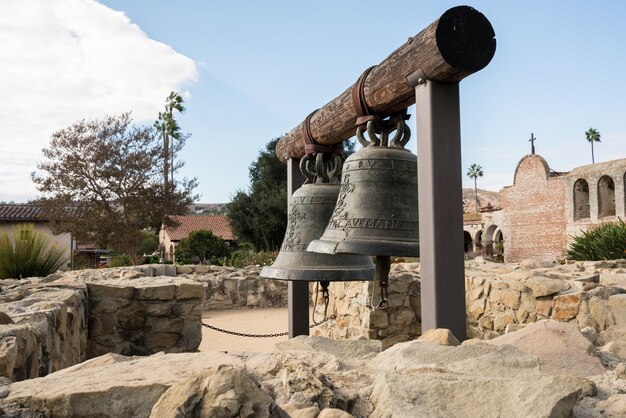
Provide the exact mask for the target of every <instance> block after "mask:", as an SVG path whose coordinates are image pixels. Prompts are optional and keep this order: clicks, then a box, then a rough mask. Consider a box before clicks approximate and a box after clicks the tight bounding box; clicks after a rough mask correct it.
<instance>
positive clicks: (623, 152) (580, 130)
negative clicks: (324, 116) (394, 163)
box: [0, 0, 626, 202]
mask: <svg viewBox="0 0 626 418" xmlns="http://www.w3.org/2000/svg"><path fill="white" fill-rule="evenodd" d="M4 1H7V2H8V3H7V4H9V3H12V4H13V7H14V8H15V9H16V10H19V9H20V8H23V7H24V6H23V4H24V3H25V2H20V1H19V0H4ZM58 1H59V0H41V1H40V2H39V3H41V4H44V3H43V2H46V7H47V8H51V12H50V13H48V14H46V13H42V14H41V16H39V19H41V21H39V22H36V23H37V24H35V23H33V22H32V21H29V20H28V19H31V20H32V19H34V18H32V17H29V15H32V13H28V14H26V13H25V14H24V16H25V17H24V19H26V20H25V22H26V23H25V24H28V25H30V26H29V27H30V28H32V29H31V32H32V31H37V30H38V29H37V28H38V27H42V25H43V24H42V22H43V23H45V22H48V21H49V20H50V19H54V22H58V21H61V22H62V23H61V24H60V25H57V26H50V28H49V30H50V33H54V31H55V30H63V28H64V27H65V28H67V27H70V26H72V25H74V24H75V21H77V20H80V21H85V19H84V16H83V15H81V14H80V13H79V12H76V10H79V9H80V8H79V7H78V5H81V7H82V6H85V4H86V5H87V6H89V8H87V6H85V10H87V9H89V11H88V12H87V11H85V14H87V13H88V15H89V19H90V20H89V22H92V23H91V24H90V25H84V26H85V27H83V28H81V29H80V31H83V32H80V31H79V32H80V33H83V34H84V36H83V35H80V36H79V37H80V39H81V40H82V39H85V38H87V37H88V36H87V35H89V31H90V30H91V29H90V27H97V26H98V24H99V23H101V24H102V26H103V27H105V28H107V27H111V25H112V24H109V23H106V22H109V21H111V22H113V21H115V22H117V23H116V25H117V24H118V23H119V27H118V26H115V28H116V29H115V30H111V31H109V32H106V31H104V29H103V32H102V33H104V35H102V34H101V35H100V38H99V39H116V40H117V41H118V42H119V44H118V45H119V46H118V47H116V49H114V50H108V51H105V52H101V51H102V50H101V48H102V45H104V44H108V43H109V42H103V41H102V42H100V43H97V42H94V43H93V44H86V43H84V42H83V43H82V44H81V45H82V46H81V47H82V48H83V49H82V50H81V54H78V55H77V57H79V58H76V59H77V60H79V61H80V59H81V58H80V57H82V56H83V55H84V53H85V51H89V50H88V49H85V48H93V49H92V51H93V54H94V55H95V54H98V55H102V54H104V53H106V54H111V58H110V59H111V60H112V62H115V64H114V65H113V64H107V63H105V64H103V65H99V66H98V67H99V68H101V67H106V68H110V71H109V70H107V71H105V72H103V73H102V74H99V73H93V72H90V73H89V74H90V75H89V77H86V78H85V80H84V81H82V82H81V84H80V85H79V86H76V85H75V84H76V83H73V84H72V83H70V84H71V85H72V86H73V88H75V89H76V94H75V95H74V96H72V95H70V94H69V93H68V97H67V98H66V99H65V100H64V101H63V106H68V107H70V108H69V109H67V111H66V112H65V113H64V114H63V115H62V117H59V118H57V119H55V117H54V115H53V114H54V113H56V112H46V113H45V115H44V116H45V117H46V121H47V122H46V124H45V126H43V125H42V126H41V129H39V130H38V131H33V132H32V133H31V134H29V135H30V136H29V137H28V138H27V139H25V140H24V141H26V142H27V140H28V141H30V142H29V144H32V146H30V147H27V148H26V149H24V150H21V149H20V151H21V152H19V153H18V152H17V151H15V150H14V152H13V153H12V154H11V153H10V152H9V153H8V154H6V153H5V156H4V157H3V156H2V155H0V200H16V201H25V200H27V199H29V198H32V197H35V192H34V188H32V186H31V185H30V177H29V173H30V171H32V170H34V168H35V167H34V164H35V162H36V161H38V160H41V155H40V154H38V150H40V149H41V148H42V147H44V146H45V145H46V143H47V140H48V139H49V136H50V134H51V133H52V131H53V130H56V129H61V128H63V127H65V126H67V125H69V124H70V123H71V122H72V121H73V120H78V119H81V118H83V117H93V116H98V114H99V113H98V112H101V114H104V113H107V112H109V113H110V112H119V111H122V110H124V109H126V110H132V111H133V114H134V115H135V117H136V119H137V120H139V121H144V122H151V120H153V119H154V118H155V117H156V114H157V112H158V110H159V109H160V108H161V107H162V105H163V101H164V99H165V97H166V96H167V93H168V92H169V90H171V89H177V90H179V91H181V92H184V93H185V94H186V105H187V112H186V113H185V114H184V115H182V116H181V117H180V118H179V121H180V124H181V125H182V127H183V129H184V130H185V131H187V132H190V133H191V134H192V136H191V138H190V139H189V141H188V143H187V145H186V147H185V149H184V150H183V152H182V154H181V157H182V159H184V160H185V161H186V166H185V168H184V170H183V174H184V175H186V176H188V177H191V176H195V177H198V180H199V182H200V186H199V188H198V192H200V193H201V194H202V197H201V199H200V200H201V201H203V202H226V201H228V200H229V199H230V197H231V196H232V195H233V193H234V192H235V190H236V189H239V188H244V187H246V186H247V184H248V166H249V165H250V163H251V162H252V161H253V160H254V159H255V157H256V156H257V154H258V151H259V149H261V148H263V146H264V144H265V143H266V142H267V141H268V140H270V139H272V138H274V137H277V136H280V135H282V134H284V133H285V132H288V131H289V130H291V129H292V128H293V127H294V126H296V125H297V124H298V123H299V122H301V121H302V119H304V117H305V116H306V115H307V114H308V113H309V112H310V111H311V110H313V109H315V108H318V107H320V106H322V105H324V104H325V103H326V102H328V101H330V100H332V99H333V98H334V97H336V96H337V95H338V94H339V93H341V92H342V91H343V90H345V89H346V88H347V87H348V86H349V85H351V84H352V83H353V82H354V81H355V80H356V79H357V78H358V76H359V75H360V74H361V72H362V71H363V70H364V69H365V68H367V67H369V66H370V65H374V64H377V63H379V62H380V61H381V60H382V59H384V58H385V57H386V56H387V55H388V54H389V53H391V52H392V51H393V50H395V49H396V48H398V47H399V46H400V45H402V44H403V43H404V42H406V40H407V38H408V37H410V36H413V35H415V34H417V33H418V32H419V31H420V30H421V29H422V28H424V27H426V26H427V25H428V24H430V23H431V22H432V21H433V20H435V19H437V18H438V17H439V16H440V15H441V14H442V13H443V12H444V11H445V10H447V9H448V8H450V7H453V6H456V5H458V4H459V3H456V2H450V1H441V0H438V1H435V0H429V1H425V0H424V1H419V2H418V1H395V2H393V6H386V7H385V6H384V5H383V3H381V2H374V1H352V0H347V1H341V2H337V1H335V2H330V1H324V0H320V1H316V2H294V1H270V0H268V1H266V2H252V1H248V2H242V1H231V2H214V1H200V0H187V1H184V2H173V1H164V0H150V1H148V0H133V1H128V0H105V1H100V2H99V3H100V4H101V6H98V4H97V3H95V2H94V1H92V0H61V1H65V3H64V4H67V3H75V4H76V7H74V8H73V9H72V10H71V11H68V10H67V6H66V7H65V9H63V7H62V6H59V7H58V8H57V9H54V8H53V7H52V6H49V5H50V4H54V3H55V2H58ZM33 3H35V4H36V3H38V2H37V1H34V2H33ZM467 4H469V5H471V6H473V7H475V8H476V9H478V10H479V11H481V12H482V13H484V14H485V16H486V17H487V18H488V19H489V20H490V21H491V23H492V25H493V26H494V29H495V32H496V39H497V42H498V46H497V51H496V55H495V57H494V59H493V60H492V62H491V63H490V64H489V66H487V67H486V68H485V69H484V70H482V71H480V72H479V73H477V74H474V75H472V76H470V77H468V78H466V79H465V80H463V81H462V82H461V129H462V131H461V135H462V147H463V148H462V151H463V154H462V156H463V172H464V173H465V171H466V170H467V167H468V166H469V165H470V164H472V163H477V164H480V165H481V166H482V167H483V169H484V172H485V176H484V177H483V178H482V179H479V183H478V184H479V187H481V188H486V189H490V190H499V188H501V187H503V186H506V185H509V184H511V182H512V180H513V173H514V170H515V166H516V164H517V162H518V161H519V159H520V158H521V157H523V156H524V155H525V154H526V153H528V152H529V150H530V144H529V142H528V138H529V137H530V134H531V132H534V134H535V136H536V137H537V138H538V140H537V142H536V148H537V153H539V154H541V155H542V156H544V157H545V158H546V160H547V161H548V163H549V164H550V166H551V168H553V169H554V170H556V171H568V170H570V169H572V168H573V167H576V166H579V165H583V164H589V163H590V162H591V153H590V146H589V143H588V142H587V141H586V140H585V136H584V132H585V130H587V129H588V128H589V127H594V128H596V129H598V130H599V131H600V133H601V134H602V142H601V143H600V144H596V146H595V156H596V161H606V160H611V159H616V158H625V157H626V83H625V82H624V80H623V78H622V77H623V75H622V71H623V69H624V68H626V48H625V47H624V45H623V42H624V40H626V25H624V24H623V21H622V19H623V16H624V14H625V12H626V3H623V2H620V1H605V2H601V3H600V2H588V1H586V2H584V1H550V2H547V1H528V0H527V1H524V2H512V1H474V2H468V3H467ZM598 5H601V6H598ZM3 7H7V6H6V4H4V3H2V4H1V5H0V9H2V8H3ZM41 7H43V6H41ZM107 9H112V10H115V11H121V12H123V13H124V15H125V17H126V19H125V20H124V19H121V18H122V17H123V16H120V15H119V14H115V13H112V12H110V10H107ZM80 10H82V9H80ZM5 12H6V10H5ZM3 14H4V15H5V16H6V13H3V12H2V10H0V16H2V15H3ZM99 16H102V19H101V20H99ZM46 19H49V20H46ZM107 19H108V20H107ZM120 19H121V20H120ZM50 21H52V20H50ZM103 22H104V23H103ZM105 23H106V24H105ZM64 25H65V26H64ZM133 25H135V26H133ZM43 26H45V25H43ZM45 27H48V26H45ZM59 28H61V29H59ZM3 30H4V31H5V32H7V33H1V32H2V31H3ZM71 31H72V33H73V31H74V29H72V30H71ZM22 32H23V31H22ZM22 32H20V31H19V28H8V29H7V26H5V28H4V29H2V22H1V18H0V35H2V37H3V39H7V36H11V35H13V36H20V35H19V34H20V33H22ZM66 32H67V29H66ZM46 36H47V37H48V38H50V39H52V37H51V36H49V35H48V34H46ZM10 39H13V38H10ZM131 39H140V40H141V42H140V41H137V42H136V43H132V45H133V47H132V48H131V47H129V46H127V45H126V44H128V45H130V44H131V42H130V40H131ZM126 40H129V41H128V42H126ZM155 41H156V42H155ZM33 42H34V41H33ZM83 44H84V45H83ZM32 45H34V46H33V48H34V49H35V52H44V51H45V50H46V49H48V46H47V45H45V43H44V44H41V42H38V43H36V42H34V43H33V44H32ZM90 45H91V46H90ZM18 47H19V45H18V46H16V47H15V48H18ZM2 48H3V47H1V46H0V62H2V57H3V49H2ZM4 48H8V47H6V46H5V47H4ZM37 48H39V50H37ZM21 49H22V50H23V49H24V47H23V46H22V47H21ZM144 49H145V50H146V51H148V52H146V53H145V54H144ZM5 53H6V51H5ZM9 56H10V57H12V59H11V62H21V61H20V60H19V59H16V58H14V56H12V55H9ZM50 59H51V60H52V61H54V60H55V58H54V57H51V58H50ZM5 62H6V61H5ZM24 62H25V63H29V62H30V61H28V60H26V61H24ZM42 68H44V69H42V70H41V71H42V72H43V71H45V68H46V66H45V65H43V66H42ZM73 68H82V67H81V66H74V67H73ZM115 69H117V71H116V70H115ZM6 71H7V66H6V65H5V66H3V65H1V64H0V79H2V78H3V76H4V79H5V80H6V79H7V78H8V81H5V84H6V86H7V88H10V87H11V86H13V85H15V83H16V82H17V81H20V82H21V83H23V84H24V85H25V87H23V88H21V90H20V91H18V92H16V95H19V94H20V92H21V91H23V90H25V89H26V90H27V89H28V86H32V84H33V82H31V81H30V80H29V81H28V83H26V82H24V80H20V77H21V76H20V73H19V72H17V71H13V72H11V73H10V74H9V75H8V76H7V75H5V72H6ZM75 71H79V70H75ZM111 71H113V72H114V73H115V77H114V79H111V80H110V79H107V77H110V74H109V73H110V72H111ZM72 74H73V73H72ZM80 76H81V75H80V73H78V72H77V73H76V75H75V76H72V77H78V78H80ZM12 77H13V78H17V79H18V80H17V81H16V80H14V79H13V78H12ZM33 77H35V76H33ZM98 77H102V79H103V80H106V82H105V81H99V80H98ZM125 78H128V79H127V80H126V81H125V82H124V79H125ZM57 79H58V77H56V78H55V80H57ZM72 80H74V79H71V80H70V82H71V81H72ZM94 80H95V81H94ZM1 83H2V82H0V84H1ZM89 83H95V85H97V86H101V85H105V86H109V87H108V88H107V89H104V88H103V90H102V91H104V92H105V93H104V95H103V97H106V98H107V99H106V100H104V99H103V103H102V104H101V105H100V101H99V100H100V99H99V97H100V96H98V94H97V92H98V91H100V90H98V89H95V90H94V91H95V92H96V93H94V95H93V96H91V97H90V99H89V103H90V106H89V107H88V109H87V110H84V109H85V106H84V105H80V106H79V105H78V104H79V103H81V102H80V101H81V100H84V98H81V97H82V95H81V94H80V92H81V91H83V90H84V88H85V86H87V87H89V88H91V84H89ZM151 83H152V84H153V85H152V84H151ZM18 84H20V83H18ZM139 84H140V85H142V86H143V85H144V84H145V89H144V90H141V89H140V88H139V87H137V85H139ZM0 87H1V86H0ZM79 87H80V88H79ZM81 89H83V90H81ZM124 89H134V90H133V94H132V95H130V94H128V95H124V94H123V93H120V91H121V92H123V91H124ZM69 90H70V89H65V90H64V91H69ZM38 91H39V90H38ZM111 91H113V92H114V93H110V92H111ZM115 92H117V93H115ZM142 92H145V93H142ZM109 93H110V94H109ZM131 96H132V97H131ZM5 97H6V96H5ZM25 97H29V96H27V95H25ZM45 100H50V101H51V102H52V103H54V106H53V109H57V107H58V106H59V98H58V95H57V96H56V97H55V96H54V95H52V97H49V98H48V99H46V97H44V95H40V96H37V100H36V101H35V102H32V103H29V102H28V100H25V103H24V106H22V107H20V108H19V109H18V110H16V109H15V108H11V107H8V105H7V107H6V108H5V109H2V108H1V106H2V105H0V114H2V115H3V118H6V117H9V116H8V115H13V118H12V119H15V120H16V121H19V120H23V121H25V122H23V123H21V124H19V126H22V127H23V126H25V124H28V122H26V121H29V120H31V119H28V118H29V117H31V118H32V112H33V108H45V106H42V103H43V102H45ZM71 103H76V106H75V107H74V108H71V106H70V104H71ZM44 104H45V103H44ZM63 109H65V107H64V108H63ZM18 111H19V112H18ZM18 113H19V114H18ZM20 118H21V119H20ZM15 123H16V124H17V122H15ZM22 131H23V130H21V131H20V132H22ZM22 134H23V135H26V133H25V132H22ZM11 141H12V142H14V141H13V140H12V139H10V138H7V136H4V137H1V136H0V146H2V148H3V149H4V148H5V144H7V146H8V143H9V142H11ZM410 144H412V145H409V146H411V147H413V149H414V150H415V148H416V145H415V140H414V139H412V141H411V143H410ZM7 155H8V156H7ZM3 158H4V160H3ZM2 166H4V169H3V167H2ZM7 167H9V168H10V170H9V169H7ZM22 171H23V175H22V174H20V173H21V172H22ZM16 183H17V184H23V187H21V186H20V187H18V188H15V187H11V186H10V185H11V184H16ZM464 183H465V185H466V186H467V187H472V186H473V182H472V181H471V180H470V179H468V178H464ZM29 187H30V189H29Z"/></svg>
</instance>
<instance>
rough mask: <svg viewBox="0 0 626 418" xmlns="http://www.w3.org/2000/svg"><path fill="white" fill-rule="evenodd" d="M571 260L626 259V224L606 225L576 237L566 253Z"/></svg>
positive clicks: (621, 222)
mask: <svg viewBox="0 0 626 418" xmlns="http://www.w3.org/2000/svg"><path fill="white" fill-rule="evenodd" d="M565 256H566V257H567V258H569V259H570V260H577V261H585V260H590V261H594V260H617V259H620V258H626V223H624V221H622V220H621V219H620V221H619V222H618V223H606V224H602V225H600V226H598V227H596V228H593V229H590V230H588V231H585V232H583V233H582V234H581V235H578V236H576V237H574V242H573V243H572V244H571V245H570V247H569V249H568V250H567V252H566V253H565Z"/></svg>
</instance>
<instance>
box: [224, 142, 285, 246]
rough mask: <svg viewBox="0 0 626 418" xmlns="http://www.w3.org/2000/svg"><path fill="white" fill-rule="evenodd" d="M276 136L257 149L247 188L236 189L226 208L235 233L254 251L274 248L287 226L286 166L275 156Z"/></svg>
mask: <svg viewBox="0 0 626 418" xmlns="http://www.w3.org/2000/svg"><path fill="white" fill-rule="evenodd" d="M278 139H279V138H275V139H273V140H271V141H270V142H268V143H267V144H266V146H265V149H262V150H261V151H260V152H259V156H258V157H257V159H256V161H254V162H253V163H252V164H251V165H250V168H249V173H250V174H249V176H250V188H249V190H248V191H245V190H238V191H237V192H236V193H235V196H234V197H233V199H232V202H231V203H229V204H228V208H227V210H228V217H229V218H230V221H231V224H232V226H233V229H234V231H235V234H236V235H237V237H239V239H240V240H241V241H243V242H249V243H251V244H252V245H254V247H255V249H256V250H257V251H262V250H275V249H277V248H278V247H279V246H280V244H281V242H282V241H283V236H284V235H285V229H286V228H287V170H286V168H285V165H284V164H283V163H281V162H280V160H279V159H278V158H277V157H276V153H275V150H276V144H277V143H278Z"/></svg>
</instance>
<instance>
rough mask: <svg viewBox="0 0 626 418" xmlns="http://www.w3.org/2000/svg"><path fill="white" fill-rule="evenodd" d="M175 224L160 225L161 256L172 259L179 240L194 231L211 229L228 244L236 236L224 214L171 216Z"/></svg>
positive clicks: (231, 242)
mask: <svg viewBox="0 0 626 418" xmlns="http://www.w3.org/2000/svg"><path fill="white" fill-rule="evenodd" d="M171 218H172V219H173V220H174V222H175V223H176V226H165V225H162V226H161V231H160V232H159V243H160V248H161V251H163V257H164V258H165V259H167V260H173V259H174V256H175V254H176V248H177V247H178V244H179V243H180V240H182V239H184V238H186V237H188V236H189V234H190V233H192V232H194V231H200V230H206V231H211V232H212V233H213V235H215V236H217V237H220V238H222V239H223V240H224V241H226V243H228V244H229V245H231V246H232V245H234V244H235V242H236V241H237V237H236V236H235V234H234V233H233V230H232V227H231V225H230V221H229V220H228V218H227V217H226V216H223V215H213V216H171Z"/></svg>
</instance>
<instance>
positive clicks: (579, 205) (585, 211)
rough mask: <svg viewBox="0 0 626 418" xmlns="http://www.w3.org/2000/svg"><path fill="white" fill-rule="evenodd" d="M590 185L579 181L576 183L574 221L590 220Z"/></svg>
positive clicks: (582, 180)
mask: <svg viewBox="0 0 626 418" xmlns="http://www.w3.org/2000/svg"><path fill="white" fill-rule="evenodd" d="M590 216H591V215H590V212H589V183H587V180H585V179H578V180H576V183H574V220H575V221H577V220H579V219H586V218H589V217H590Z"/></svg>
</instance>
